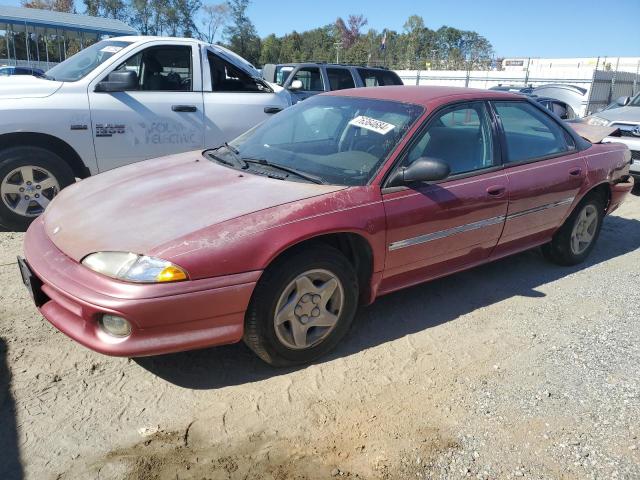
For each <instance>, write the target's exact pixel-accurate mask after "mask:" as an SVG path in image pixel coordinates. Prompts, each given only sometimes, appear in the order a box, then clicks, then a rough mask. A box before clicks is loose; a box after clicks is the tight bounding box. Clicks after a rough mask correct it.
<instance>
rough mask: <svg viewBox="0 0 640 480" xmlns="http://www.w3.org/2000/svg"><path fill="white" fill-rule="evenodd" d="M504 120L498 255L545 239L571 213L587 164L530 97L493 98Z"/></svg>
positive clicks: (558, 126)
mask: <svg viewBox="0 0 640 480" xmlns="http://www.w3.org/2000/svg"><path fill="white" fill-rule="evenodd" d="M493 107H494V109H495V112H496V114H497V117H498V119H499V121H500V123H501V125H502V130H503V132H504V134H503V136H504V143H505V147H506V156H505V158H504V164H505V173H506V174H507V178H508V180H509V211H508V212H507V220H506V223H505V228H504V233H503V235H502V238H501V239H500V243H499V245H498V248H497V249H496V255H504V254H508V253H510V252H511V251H517V250H522V248H524V247H526V246H527V245H530V246H533V245H537V244H539V243H541V242H544V241H547V240H548V239H549V238H550V236H551V234H552V233H553V232H554V231H555V230H556V229H557V228H558V226H559V225H560V224H561V223H562V222H563V221H564V219H565V218H566V216H567V215H568V214H569V212H570V210H571V208H573V207H572V206H573V205H574V203H575V197H576V195H577V194H578V191H579V190H580V187H581V186H582V184H583V183H584V181H585V178H586V174H587V165H586V161H585V158H584V155H583V154H582V153H581V152H579V151H577V149H576V146H575V144H574V141H573V139H572V138H571V136H570V135H569V134H568V133H567V132H566V131H565V130H564V128H563V127H562V126H561V125H559V124H558V122H557V121H556V120H555V119H553V118H552V117H551V116H550V115H549V114H547V113H546V111H544V110H542V109H539V108H538V107H536V106H534V105H531V104H530V103H529V102H527V101H525V100H522V101H507V102H494V103H493Z"/></svg>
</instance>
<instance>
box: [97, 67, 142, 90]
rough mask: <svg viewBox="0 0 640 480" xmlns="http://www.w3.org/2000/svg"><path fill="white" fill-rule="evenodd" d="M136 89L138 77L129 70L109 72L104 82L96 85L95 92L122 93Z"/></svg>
mask: <svg viewBox="0 0 640 480" xmlns="http://www.w3.org/2000/svg"><path fill="white" fill-rule="evenodd" d="M137 88H138V75H137V74H136V72H133V71H131V70H125V71H123V72H111V73H110V74H109V76H108V77H107V78H106V80H103V81H101V82H100V83H98V84H97V85H96V90H95V91H96V92H124V91H126V90H136V89H137Z"/></svg>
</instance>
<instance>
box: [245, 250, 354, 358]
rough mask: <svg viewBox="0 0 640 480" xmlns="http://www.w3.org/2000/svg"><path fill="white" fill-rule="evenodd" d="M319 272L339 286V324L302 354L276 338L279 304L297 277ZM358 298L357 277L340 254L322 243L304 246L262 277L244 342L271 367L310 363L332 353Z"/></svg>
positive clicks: (247, 314)
mask: <svg viewBox="0 0 640 480" xmlns="http://www.w3.org/2000/svg"><path fill="white" fill-rule="evenodd" d="M320 269H321V270H325V271H327V272H330V273H331V274H333V275H334V276H335V277H336V278H337V279H338V280H339V281H340V284H341V286H342V294H343V303H342V308H341V309H340V312H339V315H338V321H337V322H336V324H335V327H333V330H330V333H328V334H327V336H326V337H324V338H323V339H322V340H321V341H319V343H317V344H313V345H312V346H309V347H307V348H305V349H301V350H295V349H292V348H289V347H288V346H287V345H286V344H285V343H283V341H281V340H280V339H279V338H278V334H276V326H275V316H276V308H277V306H278V301H279V300H280V297H281V295H282V294H283V293H284V291H285V289H286V288H288V286H289V285H290V284H291V282H293V281H294V280H295V279H296V278H297V277H298V276H299V275H301V274H303V273H305V272H308V271H312V270H320ZM358 296H359V287H358V279H357V276H356V273H355V271H354V269H353V267H352V265H351V264H350V263H349V261H348V260H347V259H346V258H345V257H344V255H343V254H342V253H341V252H340V251H339V250H337V249H335V248H333V247H330V246H328V245H325V244H322V243H318V244H312V245H306V246H305V247H304V248H301V249H297V250H294V251H292V252H291V253H289V254H287V255H285V256H283V257H282V258H280V259H278V260H276V261H275V262H274V263H273V264H272V265H270V266H269V268H267V270H266V271H265V272H264V274H263V275H262V277H261V279H260V281H259V282H258V285H257V286H256V289H255V291H254V293H253V296H252V298H251V301H250V303H249V308H248V310H247V313H246V315H245V329H244V342H245V343H246V344H247V346H248V347H249V348H250V349H251V350H253V351H254V352H255V353H256V355H258V356H259V357H260V358H261V359H262V360H264V361H265V362H267V363H268V364H270V365H273V366H277V367H284V366H292V365H300V364H305V363H309V362H312V361H313V360H315V359H316V358H318V357H321V356H322V355H325V354H326V353H327V352H329V351H330V350H331V349H333V348H334V347H335V346H336V344H337V343H338V342H339V341H340V340H341V339H342V337H344V335H345V334H346V333H347V331H348V330H349V327H350V326H351V323H352V321H353V317H354V316H355V313H356V310H357V307H358ZM305 338H306V335H305Z"/></svg>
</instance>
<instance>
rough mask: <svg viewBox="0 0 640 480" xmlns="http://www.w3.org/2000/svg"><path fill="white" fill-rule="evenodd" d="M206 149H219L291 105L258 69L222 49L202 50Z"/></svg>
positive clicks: (284, 95)
mask: <svg viewBox="0 0 640 480" xmlns="http://www.w3.org/2000/svg"><path fill="white" fill-rule="evenodd" d="M202 57H203V58H202V64H203V65H204V72H203V79H204V88H203V93H202V96H203V99H204V115H205V130H204V138H205V140H204V143H205V147H216V146H219V145H221V144H222V143H224V142H225V141H228V140H233V139H234V138H236V137H237V136H239V135H241V134H242V133H244V132H246V131H247V130H249V129H250V128H251V127H253V126H255V125H257V124H258V123H261V122H263V121H264V120H266V119H267V118H269V117H271V116H272V115H273V114H274V113H278V112H279V111H281V110H283V109H285V108H287V107H288V106H289V105H290V104H291V100H290V96H289V94H288V93H287V92H286V91H283V90H282V89H281V90H280V92H279V93H277V92H275V91H274V89H275V88H280V87H277V86H272V85H269V84H268V83H267V82H266V81H265V80H264V79H262V78H260V75H259V73H258V71H257V70H255V68H254V67H253V66H252V65H250V64H249V63H248V62H246V61H245V60H243V59H240V58H239V57H237V56H235V55H234V54H233V53H231V52H229V51H228V50H226V49H223V48H221V47H215V46H210V47H206V48H203V49H202Z"/></svg>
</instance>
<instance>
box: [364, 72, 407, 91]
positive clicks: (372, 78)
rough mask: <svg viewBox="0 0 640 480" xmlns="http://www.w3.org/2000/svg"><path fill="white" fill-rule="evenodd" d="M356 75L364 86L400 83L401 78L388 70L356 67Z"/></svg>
mask: <svg viewBox="0 0 640 480" xmlns="http://www.w3.org/2000/svg"><path fill="white" fill-rule="evenodd" d="M358 75H360V79H361V80H362V83H363V84H364V86H365V87H382V86H385V85H402V80H400V77H398V75H396V74H395V73H394V72H392V71H389V70H374V69H371V68H358Z"/></svg>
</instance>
